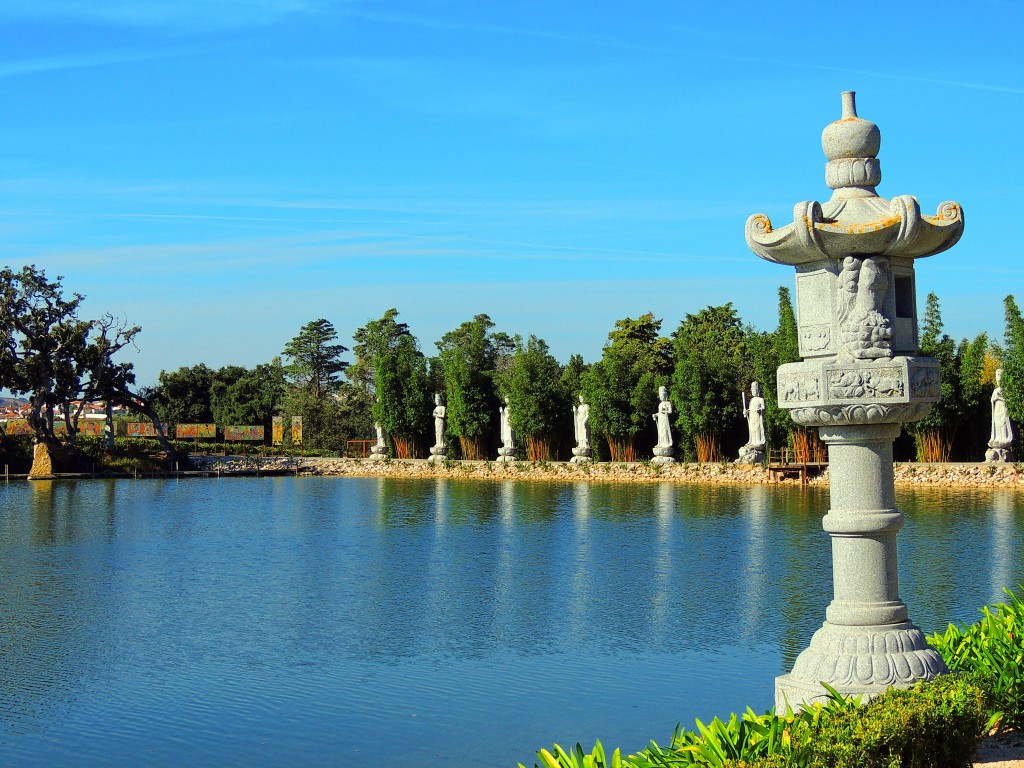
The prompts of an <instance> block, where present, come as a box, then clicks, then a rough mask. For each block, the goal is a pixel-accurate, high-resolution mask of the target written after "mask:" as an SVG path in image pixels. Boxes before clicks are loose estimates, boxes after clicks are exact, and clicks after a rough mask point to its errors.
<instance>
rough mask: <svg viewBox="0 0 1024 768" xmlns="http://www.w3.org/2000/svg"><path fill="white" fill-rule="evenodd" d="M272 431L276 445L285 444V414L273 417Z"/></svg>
mask: <svg viewBox="0 0 1024 768" xmlns="http://www.w3.org/2000/svg"><path fill="white" fill-rule="evenodd" d="M270 433H271V437H272V442H273V443H274V445H284V416H275V417H274V418H273V419H271V423H270Z"/></svg>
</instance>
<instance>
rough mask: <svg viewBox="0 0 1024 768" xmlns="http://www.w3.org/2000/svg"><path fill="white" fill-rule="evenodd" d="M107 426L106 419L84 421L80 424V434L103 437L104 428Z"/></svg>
mask: <svg viewBox="0 0 1024 768" xmlns="http://www.w3.org/2000/svg"><path fill="white" fill-rule="evenodd" d="M106 425H107V420H106V419H82V420H81V421H79V422H78V434H80V435H94V436H96V437H103V427H105V426H106Z"/></svg>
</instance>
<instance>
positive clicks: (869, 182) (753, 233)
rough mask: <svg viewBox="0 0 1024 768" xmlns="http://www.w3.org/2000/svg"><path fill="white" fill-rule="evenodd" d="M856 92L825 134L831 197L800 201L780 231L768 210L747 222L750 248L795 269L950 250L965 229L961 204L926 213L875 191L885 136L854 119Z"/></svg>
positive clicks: (913, 201) (913, 202) (911, 200)
mask: <svg viewBox="0 0 1024 768" xmlns="http://www.w3.org/2000/svg"><path fill="white" fill-rule="evenodd" d="M854 96H855V94H854V92H853V91H844V92H843V94H842V99H843V114H842V117H841V118H840V119H839V120H836V121H835V122H833V123H830V124H829V125H828V126H826V127H825V130H824V131H823V132H822V135H821V146H822V149H823V150H824V151H825V157H826V158H827V159H828V162H827V163H826V165H825V183H826V184H828V186H829V188H830V189H832V190H833V192H832V197H831V199H829V200H828V202H826V203H817V202H801V203H797V205H796V207H795V208H794V209H793V223H792V224H787V225H786V226H784V227H780V228H778V229H775V228H774V227H773V226H772V223H771V220H769V218H768V217H767V216H766V215H764V214H763V213H756V214H754V215H753V216H751V217H750V218H749V219H747V226H746V238H747V245H748V246H749V247H750V250H752V251H753V252H754V253H756V254H757V255H758V256H760V257H761V258H763V259H767V260H768V261H773V262H775V263H776V264H790V265H793V266H796V265H800V264H810V263H813V262H817V261H821V260H823V259H843V258H845V257H847V256H856V257H867V256H900V257H904V258H922V257H924V256H932V255H934V254H936V253H940V252H942V251H944V250H946V249H947V248H951V247H952V246H953V245H955V244H956V242H957V241H958V240H959V239H960V235H961V234H963V231H964V214H963V209H962V208H961V207H960V205H959V203H955V202H944V203H942V204H941V205H939V207H938V210H937V212H936V214H935V215H934V216H926V215H922V214H921V206H920V204H919V203H918V201H917V198H915V197H912V196H910V195H900V196H898V197H894V198H893V199H892V200H888V199H886V198H884V197H881V196H879V195H878V193H877V192H875V187H876V186H877V185H878V184H879V183H880V182H881V181H882V170H881V165H880V164H879V162H878V159H877V158H876V155H877V154H878V149H879V146H880V145H881V134H880V132H879V130H878V126H877V125H875V124H874V123H872V122H871V121H870V120H864V119H862V118H860V117H858V116H857V106H856V102H855V99H854Z"/></svg>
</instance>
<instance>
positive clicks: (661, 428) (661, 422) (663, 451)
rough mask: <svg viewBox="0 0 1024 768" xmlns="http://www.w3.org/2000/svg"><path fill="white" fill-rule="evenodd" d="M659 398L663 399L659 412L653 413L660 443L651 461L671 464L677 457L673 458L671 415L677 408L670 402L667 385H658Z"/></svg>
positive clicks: (652, 416)
mask: <svg viewBox="0 0 1024 768" xmlns="http://www.w3.org/2000/svg"><path fill="white" fill-rule="evenodd" d="M658 399H659V400H661V402H660V403H658V412H657V413H655V414H652V415H651V418H652V419H654V423H655V424H657V425H658V444H657V445H656V446H654V458H653V459H652V460H651V461H652V463H654V464H671V463H672V462H674V461H675V459H673V458H672V451H673V443H672V422H671V420H670V419H669V416H671V415H672V414H673V413H675V409H674V408H673V407H672V403H671V402H669V399H668V388H667V387H658Z"/></svg>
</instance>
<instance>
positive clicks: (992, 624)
mask: <svg viewBox="0 0 1024 768" xmlns="http://www.w3.org/2000/svg"><path fill="white" fill-rule="evenodd" d="M1018 590H1019V591H1020V592H1021V595H1024V586H1021V587H1018ZM1004 591H1005V592H1006V594H1007V595H1008V596H1009V598H1010V602H1009V603H998V604H996V605H992V606H988V605H987V606H985V607H984V608H982V609H981V613H982V618H981V620H980V621H978V622H976V623H974V624H972V625H971V626H969V627H968V626H960V627H957V626H955V625H953V624H950V625H949V627H948V628H947V629H946V631H945V632H941V633H939V632H936V633H935V634H934V635H931V636H930V637H929V638H928V643H929V644H930V645H931V646H932V647H933V648H935V650H937V651H938V652H939V654H940V655H941V656H942V658H943V660H944V661H945V662H946V666H948V667H949V668H950V669H951V670H953V671H963V672H971V673H973V674H975V675H978V676H979V677H980V678H981V679H982V680H983V681H984V684H985V686H986V687H987V688H988V689H989V691H990V693H991V705H992V708H993V712H992V713H991V714H992V717H993V722H992V725H994V726H996V727H998V728H1000V729H1003V728H1014V729H1021V728H1024V634H1022V633H1024V602H1022V600H1021V597H1019V596H1018V595H1016V594H1014V593H1013V591H1011V590H1009V589H1007V590H1004Z"/></svg>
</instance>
